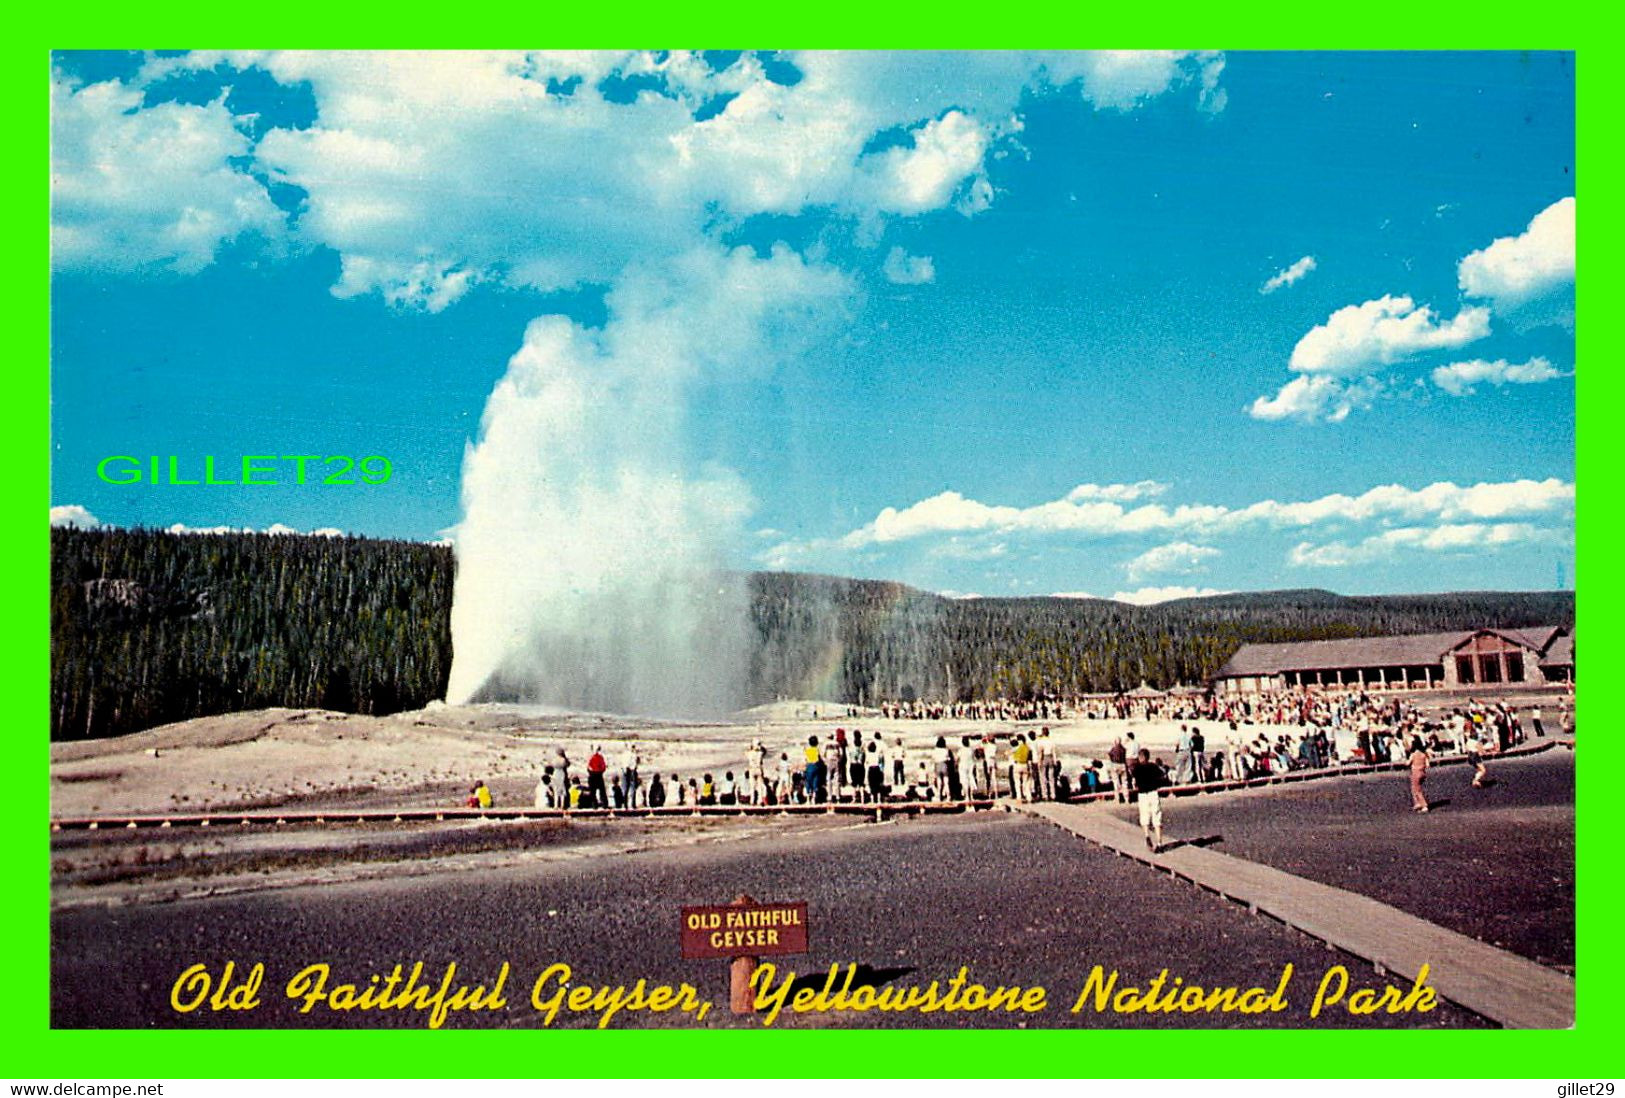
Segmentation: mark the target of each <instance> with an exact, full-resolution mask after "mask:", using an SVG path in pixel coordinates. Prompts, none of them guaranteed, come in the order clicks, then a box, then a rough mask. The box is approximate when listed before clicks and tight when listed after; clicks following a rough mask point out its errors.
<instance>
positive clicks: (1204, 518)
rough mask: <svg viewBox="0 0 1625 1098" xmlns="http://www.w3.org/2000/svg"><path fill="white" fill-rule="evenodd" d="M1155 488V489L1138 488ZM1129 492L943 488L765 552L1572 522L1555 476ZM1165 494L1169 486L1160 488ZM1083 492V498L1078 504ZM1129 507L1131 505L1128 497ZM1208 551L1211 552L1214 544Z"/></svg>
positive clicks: (1567, 491) (768, 556)
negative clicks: (1016, 498) (1203, 494)
mask: <svg viewBox="0 0 1625 1098" xmlns="http://www.w3.org/2000/svg"><path fill="white" fill-rule="evenodd" d="M1141 484H1142V485H1143V484H1155V482H1141ZM1132 487H1133V486H1129V485H1106V486H1101V485H1084V486H1081V488H1080V489H1075V490H1074V492H1073V493H1068V495H1067V496H1066V497H1063V498H1061V499H1058V500H1053V501H1049V502H1045V503H1039V504H1034V505H1032V506H1030V507H1014V506H1010V505H1005V504H988V503H982V502H980V501H978V500H973V499H968V498H966V497H965V496H964V495H962V494H960V493H959V492H954V491H945V492H941V493H938V494H937V495H935V496H931V497H929V498H927V499H923V500H920V501H919V502H917V503H914V504H911V505H909V506H907V507H903V508H896V507H886V508H883V509H882V510H881V511H880V513H879V514H877V515H876V516H875V517H874V519H872V520H871V521H870V522H867V523H865V524H864V525H862V526H860V527H858V528H857V529H855V530H852V531H850V532H849V533H847V534H845V535H843V536H841V537H838V538H832V539H814V540H810V541H785V542H781V543H779V544H778V545H775V546H773V547H772V548H771V549H769V550H767V551H765V552H764V554H763V556H762V559H763V560H766V561H769V562H771V563H770V566H771V567H776V568H784V567H789V566H790V565H791V564H792V563H793V562H795V561H797V560H801V559H805V558H806V557H808V556H811V555H814V554H819V553H834V554H842V553H850V552H853V551H860V550H866V549H869V548H872V547H874V546H883V545H888V544H896V543H902V542H908V541H913V540H916V539H925V538H946V537H952V536H963V535H983V536H986V537H989V538H1008V537H1010V536H1015V535H1023V536H1062V535H1066V536H1072V537H1074V538H1077V539H1081V540H1102V539H1108V538H1112V537H1118V536H1122V535H1132V534H1145V533H1158V532H1162V533H1168V534H1185V535H1187V536H1200V537H1203V538H1211V537H1214V536H1219V535H1226V534H1235V533H1238V532H1242V531H1245V530H1249V529H1255V528H1262V529H1272V530H1281V529H1299V528H1304V527H1310V526H1318V525H1323V524H1336V523H1361V522H1375V521H1403V522H1417V521H1423V520H1433V521H1436V522H1442V523H1457V522H1482V521H1484V520H1493V519H1504V518H1510V517H1525V516H1536V515H1543V516H1551V517H1553V518H1555V519H1557V520H1558V521H1566V520H1567V519H1568V518H1569V517H1571V516H1572V509H1573V504H1574V485H1573V484H1572V483H1570V482H1567V481H1563V480H1559V479H1557V478H1555V477H1549V478H1547V479H1545V480H1539V481H1537V480H1530V479H1521V480H1513V481H1498V482H1485V483H1479V484H1473V485H1466V486H1462V485H1458V484H1455V483H1454V482H1451V481H1438V482H1435V483H1433V484H1430V485H1427V486H1426V487H1423V488H1407V487H1405V486H1404V485H1399V484H1387V485H1379V486H1377V487H1375V488H1371V489H1368V490H1366V491H1365V492H1362V493H1361V494H1359V495H1357V496H1350V495H1345V494H1343V493H1333V494H1330V495H1325V496H1321V497H1318V498H1316V499H1311V500H1302V501H1294V502H1285V503H1283V502H1280V501H1277V500H1273V499H1265V500H1260V501H1258V502H1255V503H1251V504H1248V505H1246V506H1244V507H1226V506H1221V505H1216V504H1204V503H1181V504H1176V505H1172V506H1168V505H1164V504H1161V503H1144V504H1139V505H1137V506H1125V505H1124V502H1121V501H1119V500H1118V499H1111V498H1100V497H1105V496H1111V495H1119V496H1121V495H1123V494H1124V493H1125V492H1128V491H1129V489H1131V488H1132ZM1156 487H1157V488H1158V489H1159V490H1160V489H1162V488H1163V487H1165V486H1162V485H1156ZM1083 489H1087V490H1088V491H1086V492H1083V497H1084V498H1073V497H1074V495H1076V494H1077V493H1078V492H1080V491H1082V490H1083ZM1129 502H1132V500H1129ZM1208 548H1211V547H1208Z"/></svg>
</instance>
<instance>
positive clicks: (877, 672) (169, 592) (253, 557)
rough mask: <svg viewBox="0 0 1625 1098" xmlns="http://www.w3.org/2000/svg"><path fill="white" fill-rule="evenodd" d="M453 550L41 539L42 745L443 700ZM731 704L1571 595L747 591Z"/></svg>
mask: <svg viewBox="0 0 1625 1098" xmlns="http://www.w3.org/2000/svg"><path fill="white" fill-rule="evenodd" d="M455 570H456V566H455V560H454V558H453V556H452V551H451V550H450V549H449V548H447V547H445V546H439V545H425V544H421V543H417V542H405V541H385V540H378V539H369V538H332V537H303V536H298V535H285V534H279V535H268V534H250V533H230V534H172V533H169V532H167V531H158V530H78V529H71V528H64V529H54V530H52V531H51V577H52V578H51V585H52V591H51V735H52V737H53V738H54V739H80V738H86V737H93V736H106V735H114V734H117V733H121V732H130V731H136V730H139V729H142V728H150V727H152V726H154V725H158V724H164V723H168V722H170V721H177V720H185V719H188V718H191V717H198V716H204V715H207V714H211V713H221V712H229V711H235V710H241V709H253V708H263V707H268V706H287V707H291V708H328V709H342V710H348V711H352V712H360V713H374V714H383V713H390V712H396V711H400V710H405V709H415V708H420V707H422V706H423V705H426V704H427V703H428V702H430V701H431V700H434V699H435V698H440V697H444V696H445V690H446V681H447V676H448V674H449V671H450V666H451V657H452V650H451V631H450V614H451V595H452V584H453V578H454V576H455ZM747 581H748V587H749V591H750V610H749V612H750V627H751V629H752V630H753V636H752V641H753V643H752V644H751V648H750V657H749V663H750V665H749V668H748V670H747V674H746V679H745V682H744V683H743V684H742V690H741V698H740V703H741V706H744V705H753V704H759V703H762V702H767V701H772V700H775V699H777V698H798V697H819V698H829V699H831V700H835V701H841V702H851V703H874V702H877V701H880V700H883V699H910V698H938V699H953V698H971V697H987V696H998V695H1003V696H1012V697H1016V696H1032V695H1035V694H1054V695H1063V696H1064V695H1072V694H1079V693H1101V692H1108V691H1114V690H1125V689H1132V688H1133V687H1135V686H1138V685H1139V684H1140V683H1141V682H1148V683H1150V684H1152V685H1153V686H1172V685H1174V684H1175V683H1180V682H1184V683H1201V682H1203V681H1204V680H1206V679H1207V678H1208V677H1209V676H1210V675H1211V674H1212V673H1213V672H1214V671H1215V670H1217V669H1218V668H1219V667H1220V666H1221V665H1222V664H1223V663H1224V661H1225V660H1227V659H1228V658H1229V657H1230V656H1231V654H1233V653H1234V652H1235V651H1236V650H1237V649H1238V648H1240V647H1241V645H1243V644H1246V643H1249V642H1268V641H1294V640H1318V639H1325V638H1335V637H1352V636H1362V635H1394V634H1400V633H1427V632H1442V631H1446V630H1453V629H1468V628H1472V627H1475V626H1481V625H1487V626H1505V627H1524V626H1534V625H1571V624H1573V621H1574V594H1573V592H1569V591H1552V592H1542V591H1535V592H1498V591H1466V592H1454V593H1448V594H1437V595H1352V596H1351V595H1338V594H1335V593H1334V592H1331V591H1325V590H1320V589H1305V590H1291V591H1261V592H1248V593H1237V594H1229V595H1212V596H1206V597H1201V598H1188V599H1178V600H1174V601H1171V602H1165V603H1159V604H1156V605H1152V606H1135V605H1131V604H1128V603H1121V602H1113V601H1110V600H1107V599H1080V598H1071V597H1055V596H1028V597H1018V598H975V599H955V598H949V597H947V596H944V595H938V594H933V593H931V592H928V591H922V590H920V589H918V588H914V587H909V586H908V585H906V584H902V583H897V582H893V581H886V580H863V579H847V578H843V577H840V576H828V575H815V574H807V573H790V572H756V573H751V574H749V576H748V577H747Z"/></svg>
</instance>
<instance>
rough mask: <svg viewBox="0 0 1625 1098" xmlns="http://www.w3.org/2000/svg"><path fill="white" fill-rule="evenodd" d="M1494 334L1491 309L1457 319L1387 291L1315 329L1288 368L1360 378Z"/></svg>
mask: <svg viewBox="0 0 1625 1098" xmlns="http://www.w3.org/2000/svg"><path fill="white" fill-rule="evenodd" d="M1489 334H1490V311H1489V310H1488V309H1485V308H1481V307H1477V306H1469V307H1467V308H1464V309H1462V310H1461V312H1459V313H1457V314H1456V316H1455V318H1454V319H1452V320H1448V321H1446V320H1443V319H1442V318H1439V317H1436V316H1435V314H1434V312H1433V310H1432V309H1430V308H1429V307H1428V306H1426V305H1422V306H1418V305H1417V304H1416V303H1415V302H1414V301H1412V300H1411V299H1410V298H1409V297H1404V296H1398V297H1396V296H1393V295H1391V294H1390V295H1384V296H1383V297H1379V298H1376V299H1375V300H1372V301H1366V302H1363V303H1362V304H1359V305H1346V306H1344V307H1343V308H1341V309H1338V310H1337V311H1336V312H1334V313H1333V314H1332V315H1331V316H1329V317H1327V318H1326V322H1325V323H1324V324H1320V325H1317V326H1316V327H1314V328H1311V329H1310V330H1309V332H1308V334H1307V335H1305V336H1304V337H1303V338H1302V339H1300V340H1298V345H1297V346H1296V347H1294V348H1293V349H1292V358H1291V359H1290V361H1288V363H1287V367H1288V368H1289V369H1291V370H1294V371H1296V372H1298V373H1302V374H1326V375H1330V376H1333V377H1355V376H1359V375H1361V374H1367V373H1370V372H1372V371H1373V370H1375V369H1376V368H1378V367H1380V366H1390V365H1392V364H1394V363H1396V362H1401V361H1404V360H1405V359H1408V358H1411V357H1412V356H1414V355H1416V354H1419V353H1420V352H1422V351H1434V350H1443V349H1448V348H1454V347H1461V346H1464V345H1465V344H1468V343H1472V342H1473V341H1474V340H1478V339H1483V338H1484V337H1485V336H1487V335H1489Z"/></svg>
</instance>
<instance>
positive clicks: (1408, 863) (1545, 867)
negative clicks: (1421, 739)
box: [1113, 747, 1574, 972]
mask: <svg viewBox="0 0 1625 1098" xmlns="http://www.w3.org/2000/svg"><path fill="white" fill-rule="evenodd" d="M1488 765H1489V774H1490V781H1491V782H1492V783H1493V784H1491V785H1489V786H1487V787H1486V788H1484V789H1473V788H1471V787H1470V784H1469V783H1470V782H1471V781H1472V769H1471V768H1470V767H1468V766H1466V765H1451V766H1436V767H1434V768H1432V769H1430V770H1429V771H1428V776H1427V780H1426V783H1425V784H1424V786H1423V789H1424V791H1425V792H1426V793H1427V796H1428V799H1429V801H1430V802H1432V804H1433V806H1434V811H1431V812H1429V813H1427V814H1426V815H1423V814H1420V813H1415V812H1412V811H1410V805H1411V795H1410V777H1409V774H1408V773H1406V772H1403V771H1395V772H1392V773H1385V774H1374V775H1368V776H1363V777H1347V778H1336V779H1330V780H1325V781H1311V782H1303V783H1300V784H1294V785H1286V786H1271V787H1266V788H1264V789H1259V790H1249V791H1246V792H1243V793H1230V794H1225V795H1223V796H1214V797H1206V796H1197V797H1180V798H1172V799H1164V802H1163V805H1164V813H1163V826H1164V828H1165V833H1166V836H1167V837H1168V838H1169V839H1189V838H1195V837H1198V836H1214V835H1217V836H1222V841H1220V842H1218V843H1217V844H1215V845H1214V847H1213V849H1215V850H1218V851H1221V852H1223V853H1225V854H1233V855H1235V856H1236V857H1239V858H1246V859H1248V860H1250V861H1256V862H1263V863H1265V864H1266V865H1271V866H1274V867H1276V868H1277V869H1282V870H1285V871H1286V872H1288V873H1295V874H1297V875H1299V876H1301V877H1308V878H1309V879H1310V880H1315V881H1320V882H1322V883H1324V884H1329V885H1335V886H1337V887H1338V888H1346V889H1348V890H1349V891H1351V892H1359V893H1362V894H1364V895H1367V896H1371V897H1373V898H1375V899H1378V900H1381V901H1383V902H1384V903H1388V904H1392V905H1393V906H1395V907H1397V908H1399V909H1401V910H1403V911H1408V912H1410V913H1411V914H1413V915H1419V916H1421V917H1422V918H1424V919H1428V920H1430V921H1432V922H1435V923H1438V924H1439V925H1440V926H1444V927H1448V928H1450V929H1451V930H1455V931H1459V932H1460V933H1462V934H1468V935H1471V936H1472V937H1475V938H1478V939H1480V940H1481V941H1485V942H1488V943H1490V944H1491V945H1495V946H1499V947H1501V948H1502V949H1508V950H1511V951H1512V952H1514V953H1519V954H1522V955H1523V956H1525V957H1529V958H1531V959H1533V960H1536V961H1539V962H1541V963H1542V964H1548V965H1551V966H1553V967H1554V968H1559V969H1562V970H1563V971H1566V972H1573V971H1574V754H1573V752H1572V751H1569V750H1567V749H1565V748H1561V747H1559V748H1553V749H1552V750H1549V751H1544V752H1542V753H1541V754H1539V755H1533V756H1527V757H1524V758H1509V759H1499V760H1497V759H1491V760H1490V761H1489V764H1488ZM1113 811H1115V812H1116V813H1117V815H1119V816H1120V817H1121V818H1123V819H1131V820H1136V822H1137V818H1136V817H1135V815H1134V809H1133V808H1121V807H1118V808H1114V809H1113Z"/></svg>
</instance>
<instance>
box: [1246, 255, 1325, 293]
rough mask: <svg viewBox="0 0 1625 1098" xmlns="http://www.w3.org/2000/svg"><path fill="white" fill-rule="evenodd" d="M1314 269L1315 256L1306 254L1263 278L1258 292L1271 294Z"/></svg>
mask: <svg viewBox="0 0 1625 1098" xmlns="http://www.w3.org/2000/svg"><path fill="white" fill-rule="evenodd" d="M1314 269H1315V257H1314V256H1312V255H1306V256H1304V257H1303V258H1302V259H1300V260H1298V261H1297V262H1296V263H1293V264H1292V265H1291V266H1289V267H1283V268H1282V269H1281V270H1279V271H1276V272H1275V273H1274V274H1273V275H1271V276H1270V277H1269V278H1268V279H1266V280H1265V282H1264V284H1263V285H1262V286H1260V287H1259V288H1258V292H1259V293H1261V294H1273V293H1274V292H1275V291H1276V290H1279V289H1280V288H1281V287H1282V286H1290V285H1292V284H1293V283H1294V282H1297V281H1298V280H1299V279H1301V278H1303V276H1305V275H1307V274H1308V273H1309V272H1310V271H1312V270H1314Z"/></svg>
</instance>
